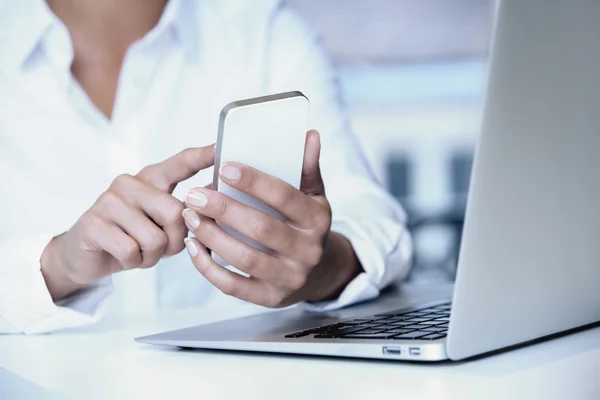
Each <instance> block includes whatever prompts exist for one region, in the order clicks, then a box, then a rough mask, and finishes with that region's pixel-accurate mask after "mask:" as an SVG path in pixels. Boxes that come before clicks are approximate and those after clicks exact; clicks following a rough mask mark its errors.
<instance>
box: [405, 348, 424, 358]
mask: <svg viewBox="0 0 600 400" xmlns="http://www.w3.org/2000/svg"><path fill="white" fill-rule="evenodd" d="M408 354H409V355H411V356H420V355H421V348H420V347H409V348H408Z"/></svg>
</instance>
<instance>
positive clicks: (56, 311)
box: [0, 235, 112, 334]
mask: <svg viewBox="0 0 600 400" xmlns="http://www.w3.org/2000/svg"><path fill="white" fill-rule="evenodd" d="M51 239H52V235H34V236H30V237H25V238H20V239H15V240H10V241H5V242H4V243H2V242H0V334H2V333H5V334H6V333H25V334H38V333H48V332H52V331H57V330H62V329H66V328H75V327H80V326H84V325H88V324H92V323H94V322H96V321H98V320H99V319H100V318H101V316H102V315H103V314H104V311H105V308H106V303H107V301H108V298H109V297H110V294H111V291H112V283H111V279H110V278H104V279H102V280H100V281H98V282H95V283H94V284H91V285H88V286H87V287H85V288H83V289H81V290H79V291H77V292H75V293H73V294H72V295H70V296H68V297H67V298H65V299H63V300H61V301H59V302H56V303H54V302H53V301H52V297H51V296H50V293H49V292H48V289H47V287H46V282H45V280H44V277H43V275H42V273H41V271H40V261H39V259H40V256H41V254H42V252H43V250H44V249H45V247H46V245H47V244H48V243H49V242H50V240H51Z"/></svg>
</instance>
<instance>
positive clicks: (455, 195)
mask: <svg viewBox="0 0 600 400" xmlns="http://www.w3.org/2000/svg"><path fill="white" fill-rule="evenodd" d="M288 3H289V4H290V5H291V6H292V7H294V8H295V9H296V10H297V11H298V12H299V13H300V14H301V15H302V17H303V18H304V19H305V20H306V21H307V22H308V23H309V24H310V25H311V26H312V28H313V29H315V30H316V31H317V32H319V33H320V35H321V36H322V39H323V41H324V45H325V47H326V48H327V49H328V50H329V52H330V54H331V56H332V57H333V60H334V62H335V66H336V68H337V72H338V74H339V77H340V81H341V82H340V83H341V87H342V93H343V96H344V100H345V101H346V103H347V106H348V110H349V113H350V118H351V123H352V126H353V128H354V131H355V133H356V134H357V135H358V139H359V141H360V144H361V146H362V147H363V150H364V152H365V154H366V156H367V158H368V159H369V162H370V163H371V166H372V167H373V169H374V172H375V173H376V175H377V176H378V178H379V179H380V180H381V182H382V183H383V184H384V185H385V186H386V187H387V188H388V190H389V191H390V192H391V193H392V194H393V195H394V196H395V197H396V198H397V199H398V200H399V201H400V202H401V203H402V205H403V206H404V208H405V209H406V210H407V212H408V215H409V228H410V230H411V232H412V233H413V236H414V239H415V247H416V258H415V268H414V269H413V272H412V273H411V275H410V276H409V279H410V280H412V281H417V280H418V281H452V280H453V279H454V275H455V267H456V258H457V252H458V247H459V245H460V234H461V230H462V224H463V218H464V211H465V210H464V208H465V196H466V192H467V189H468V185H469V176H470V171H471V164H472V155H473V150H474V146H475V141H476V139H477V135H478V133H479V129H480V128H479V127H480V121H481V114H482V108H483V100H484V89H485V74H486V66H487V57H488V49H489V44H490V39H491V32H492V24H493V16H494V15H493V12H494V2H493V1H492V0H452V1H448V0H368V1H367V0H289V1H288Z"/></svg>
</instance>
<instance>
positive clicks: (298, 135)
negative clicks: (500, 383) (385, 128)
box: [212, 91, 309, 265]
mask: <svg viewBox="0 0 600 400" xmlns="http://www.w3.org/2000/svg"><path fill="white" fill-rule="evenodd" d="M308 118H309V100H308V98H307V97H306V96H304V95H303V94H302V93H301V92H298V91H293V92H285V93H278V94H273V95H269V96H263V97H257V98H252V99H246V100H240V101H236V102H233V103H230V104H227V105H226V106H225V107H224V108H223V110H222V111H221V116H220V119H219V132H218V137H217V143H216V149H215V173H214V179H213V189H214V190H217V191H219V192H221V193H223V194H226V195H227V196H229V197H231V198H232V199H234V200H237V201H239V202H241V203H244V204H246V205H248V206H250V207H254V208H256V209H258V210H260V211H262V212H264V213H266V214H268V215H271V216H273V217H275V218H278V219H280V220H285V219H284V217H283V216H282V215H281V214H280V213H279V212H277V211H276V210H274V209H272V208H271V207H269V206H268V205H266V204H265V203H263V202H262V201H260V200H258V199H256V198H254V197H252V196H250V195H248V194H246V193H243V192H240V191H238V190H236V189H234V188H232V187H231V186H229V185H227V184H226V183H225V182H223V181H222V180H221V179H220V176H219V169H220V167H221V165H223V164H224V163H227V162H229V161H235V162H240V163H244V164H247V165H249V166H251V167H253V168H256V169H258V170H260V171H262V172H264V173H267V174H269V175H272V176H275V177H277V178H279V179H281V180H283V181H285V182H287V183H288V184H290V185H292V186H293V187H295V188H296V189H299V188H300V179H301V177H302V164H303V161H304V147H305V142H306V132H307V129H308ZM217 224H218V225H219V226H220V227H221V228H222V229H223V230H225V232H227V233H229V234H230V235H232V236H233V237H235V238H237V239H239V240H241V241H243V242H245V243H247V244H249V245H251V246H253V247H255V248H257V249H259V250H262V251H268V250H269V249H267V248H266V247H265V246H263V245H261V244H259V243H256V242H254V241H253V240H251V239H249V238H247V237H245V236H243V235H242V234H240V233H239V232H237V231H236V230H234V229H232V228H231V227H229V226H227V225H225V224H223V223H221V222H219V221H217ZM212 255H213V259H215V261H217V262H218V263H219V264H221V265H227V262H226V261H225V260H223V259H221V258H220V257H219V256H218V255H216V254H215V253H214V252H213V253H212Z"/></svg>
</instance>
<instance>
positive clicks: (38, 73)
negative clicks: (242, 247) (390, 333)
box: [0, 0, 412, 334]
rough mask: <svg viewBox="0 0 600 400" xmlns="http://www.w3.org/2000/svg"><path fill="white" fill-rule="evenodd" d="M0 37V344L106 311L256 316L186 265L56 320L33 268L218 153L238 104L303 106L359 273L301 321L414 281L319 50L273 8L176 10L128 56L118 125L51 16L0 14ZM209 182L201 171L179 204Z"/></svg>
mask: <svg viewBox="0 0 600 400" xmlns="http://www.w3.org/2000/svg"><path fill="white" fill-rule="evenodd" d="M0 26H1V27H2V29H0V184H1V185H2V190H1V193H2V194H1V197H0V221H1V222H0V332H4V333H6V332H24V333H27V334H31V333H40V332H50V331H56V330H60V329H64V328H73V327H78V326H83V325H86V324H90V323H93V322H95V321H97V320H98V319H99V318H100V317H101V316H102V315H104V314H105V313H106V311H109V312H121V313H150V312H152V311H153V310H156V309H169V308H181V307H191V306H198V305H202V306H205V307H224V309H225V308H227V307H237V308H238V309H239V307H247V306H248V305H247V304H246V303H243V302H241V301H239V300H237V299H233V298H230V297H227V296H224V295H223V294H221V293H220V292H219V291H218V290H216V289H215V288H214V287H212V286H211V285H210V284H209V283H208V282H207V281H206V280H205V279H204V278H203V277H202V276H201V275H200V274H199V273H198V272H197V271H196V270H195V268H194V267H193V265H192V264H191V261H190V260H189V257H188V255H187V254H186V253H185V252H182V253H180V254H179V255H177V256H175V257H172V258H170V259H166V260H162V261H161V262H160V263H159V264H158V265H157V266H156V267H154V268H152V269H149V270H133V271H127V272H123V273H119V274H116V275H114V276H112V277H108V278H106V279H103V280H102V281H100V282H98V283H95V284H93V285H89V286H88V287H86V288H85V289H84V290H82V291H80V292H77V293H75V294H74V295H71V296H70V297H68V298H66V299H64V300H62V301H60V302H58V303H57V304H54V303H53V302H52V300H51V297H50V295H49V293H48V290H47V288H46V286H45V283H44V279H43V277H42V275H41V272H40V262H39V259H40V256H41V254H42V251H43V249H44V248H45V246H46V245H47V244H48V242H49V241H50V240H51V238H52V237H54V236H56V235H58V234H60V233H62V232H64V231H66V230H68V229H69V227H70V226H72V225H73V224H74V223H75V222H76V221H77V219H78V218H79V217H80V216H81V215H82V214H83V213H84V212H85V211H86V210H87V209H88V208H89V207H90V206H91V205H92V204H93V203H94V201H95V200H96V198H97V197H98V196H99V195H100V194H101V193H102V192H103V191H105V190H106V189H107V188H108V186H109V184H110V182H111V181H112V180H113V179H114V178H115V177H116V176H117V175H119V174H122V173H130V174H135V173H137V172H138V171H139V170H140V169H141V168H142V167H144V166H146V165H148V164H151V163H156V162H160V161H162V160H164V159H166V158H168V157H170V156H172V155H174V154H176V153H177V152H179V151H181V150H182V149H184V148H187V147H192V146H203V145H208V144H211V143H213V142H214V141H215V138H216V132H217V125H218V116H219V112H220V111H221V108H222V107H223V106H224V105H225V104H227V103H229V102H231V101H235V100H239V99H244V98H250V97H255V96H260V95H265V94H270V93H277V92H284V91H289V90H300V91H301V92H303V93H304V94H305V95H307V97H308V98H309V99H310V102H311V115H310V128H315V129H317V130H319V131H320V133H321V140H322V158H321V168H322V174H323V178H324V181H325V185H326V192H327V196H328V199H329V201H330V203H331V206H332V209H333V222H332V231H334V232H339V233H340V234H342V235H345V236H346V237H347V238H348V239H349V240H350V242H351V243H352V245H353V247H354V250H355V252H356V253H357V256H358V258H359V260H360V261H361V263H362V266H363V268H364V270H365V272H364V273H361V274H360V275H359V276H357V277H356V278H355V279H354V280H353V281H351V282H350V283H349V284H348V286H347V287H346V288H345V290H344V291H343V293H342V294H341V295H340V297H339V298H338V299H336V300H335V301H332V302H323V303H317V304H309V305H306V306H307V307H312V308H313V309H315V310H329V309H335V308H339V307H343V306H346V305H349V304H352V303H354V302H357V301H362V300H366V299H370V298H374V297H376V296H377V295H378V294H379V291H380V290H381V289H382V288H383V287H385V286H387V285H388V284H389V283H390V282H392V281H393V280H395V279H399V278H402V277H403V276H404V275H405V274H406V272H407V271H408V268H409V264H410V260H411V254H412V250H411V247H412V243H411V239H410V236H409V234H408V233H407V231H406V229H405V226H404V222H405V214H404V212H403V210H402V208H401V207H400V206H399V205H398V204H397V203H396V202H395V201H394V199H392V198H391V197H390V196H389V195H388V194H387V193H386V192H385V190H384V189H383V188H382V187H381V186H380V185H379V184H378V183H377V182H375V181H374V178H373V176H372V174H371V173H370V171H369V169H368V167H367V165H366V164H365V160H364V158H363V156H362V154H361V152H360V149H359V148H358V147H357V143H356V141H355V139H354V138H353V136H352V134H351V132H350V129H349V124H348V121H347V118H346V116H345V115H344V113H343V109H342V105H341V101H340V99H339V97H338V88H337V86H336V81H335V76H334V74H333V70H332V68H331V66H330V64H329V60H328V59H327V57H326V55H325V54H324V52H323V50H322V48H321V47H320V45H319V42H318V38H317V37H316V36H315V35H314V34H313V33H312V32H311V31H310V30H309V29H307V27H306V26H304V25H303V23H302V21H300V20H299V18H298V17H297V16H296V15H295V14H294V13H293V12H292V11H291V10H289V9H288V8H286V7H284V6H282V5H281V4H279V3H278V1H276V0H228V1H219V0H204V1H195V0H171V1H169V3H168V5H167V7H166V9H165V11H164V13H163V15H162V17H161V19H160V21H159V23H158V24H157V26H156V27H155V28H154V29H152V31H150V32H149V33H148V34H147V35H146V36H145V37H144V38H142V39H141V40H139V41H138V42H136V43H135V44H133V45H132V46H131V47H130V49H129V50H128V52H127V54H126V57H125V60H124V64H123V68H122V71H121V76H120V80H119V85H118V90H117V96H116V102H115V107H114V112H113V117H112V119H111V120H108V119H107V118H106V117H105V116H104V115H103V114H102V113H101V112H99V110H98V109H97V108H96V107H95V106H94V105H93V103H92V102H91V101H90V100H89V98H88V97H87V96H86V94H85V93H84V91H83V90H82V89H81V87H80V86H79V85H78V83H77V81H76V80H74V78H73V77H72V75H71V73H70V65H71V62H72V58H73V50H72V45H71V41H70V37H69V35H68V31H67V30H66V28H65V26H64V25H63V24H62V23H61V21H60V20H59V19H58V18H56V17H55V16H54V15H53V14H52V12H51V11H50V10H49V8H48V7H47V5H46V3H45V1H43V0H19V1H14V0H0ZM211 177H212V171H210V170H207V171H202V172H201V173H199V174H198V175H197V176H196V177H194V178H192V179H190V180H188V181H186V182H184V183H182V184H180V185H179V186H178V188H177V189H176V191H175V192H174V194H173V195H174V196H175V197H177V198H179V199H182V198H183V195H184V194H185V193H186V192H187V190H189V189H190V188H192V187H195V186H203V185H205V184H206V183H209V182H211ZM111 298H112V299H111ZM252 306H253V305H252ZM253 307H257V306H253Z"/></svg>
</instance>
